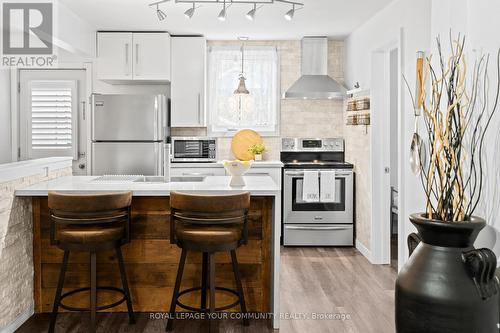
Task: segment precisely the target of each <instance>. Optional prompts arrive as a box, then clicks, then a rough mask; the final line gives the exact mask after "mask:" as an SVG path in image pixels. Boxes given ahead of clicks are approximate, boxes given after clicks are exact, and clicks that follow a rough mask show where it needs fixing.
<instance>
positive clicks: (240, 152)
mask: <svg viewBox="0 0 500 333" xmlns="http://www.w3.org/2000/svg"><path fill="white" fill-rule="evenodd" d="M259 143H263V141H262V137H261V136H260V135H259V133H257V132H255V131H254V130H251V129H244V130H241V131H239V132H238V133H236V134H235V135H234V136H233V140H232V141H231V150H232V152H233V154H234V156H235V157H236V158H237V159H239V160H241V161H250V160H253V154H252V153H250V152H249V151H248V148H250V146H252V145H255V144H259Z"/></svg>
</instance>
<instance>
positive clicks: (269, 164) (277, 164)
mask: <svg viewBox="0 0 500 333" xmlns="http://www.w3.org/2000/svg"><path fill="white" fill-rule="evenodd" d="M170 167H171V168H223V167H224V166H223V165H222V161H218V162H198V163H190V162H187V163H183V162H172V163H170ZM282 167H283V163H281V161H254V162H252V168H282Z"/></svg>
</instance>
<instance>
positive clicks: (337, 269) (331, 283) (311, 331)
mask: <svg viewBox="0 0 500 333" xmlns="http://www.w3.org/2000/svg"><path fill="white" fill-rule="evenodd" d="M395 279H396V272H395V271H394V270H393V269H392V268H391V267H390V266H385V265H384V266H380V265H371V264H370V263H369V262H368V261H367V260H366V259H365V258H364V257H363V256H362V255H361V254H360V253H359V252H358V251H357V250H355V249H352V248H283V249H282V255H281V312H282V320H281V329H280V332H283V333H299V332H306V333H323V332H324V333H327V332H332V333H333V332H335V333H343V332H349V333H357V332H360V333H361V332H362V333H371V332H373V333H389V332H394V282H395ZM314 316H316V320H314V319H313V318H314ZM87 317H88V315H87V314H80V313H66V314H60V315H59V317H58V321H57V328H56V332H72V333H84V332H87V322H88V318H87ZM137 317H138V320H137V323H136V324H135V325H128V324H127V316H126V314H122V313H116V314H99V315H98V320H99V330H98V331H99V332H106V333H114V332H120V333H121V332H148V333H149V332H151V333H156V332H164V331H165V324H166V321H165V320H162V319H157V320H155V319H150V314H148V313H141V314H138V316H137ZM48 323H49V316H48V315H47V314H38V315H35V316H33V317H32V318H30V319H29V320H28V321H27V322H26V323H25V324H24V325H23V326H22V327H21V328H20V329H19V330H18V331H17V332H22V333H25V332H26V333H28V332H29V333H33V332H45V331H46V330H47V328H48ZM207 331H208V330H207V325H206V324H205V323H204V322H199V321H177V322H176V327H175V330H174V332H186V333H187V332H200V333H201V332H207ZM219 331H220V332H234V333H246V332H252V333H253V332H258V333H261V332H262V333H265V332H274V331H273V330H272V329H270V328H269V327H268V324H267V322H266V321H253V322H252V323H251V325H250V326H249V327H243V326H242V325H241V322H240V321H236V320H235V321H232V320H230V321H223V322H221V323H220V324H219Z"/></svg>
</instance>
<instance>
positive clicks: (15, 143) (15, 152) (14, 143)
mask: <svg viewBox="0 0 500 333" xmlns="http://www.w3.org/2000/svg"><path fill="white" fill-rule="evenodd" d="M22 69H24V70H84V71H85V81H86V82H85V85H86V87H85V98H82V100H83V99H84V100H85V102H86V105H85V107H86V116H87V117H89V116H90V108H89V106H90V96H91V94H92V63H91V62H82V63H58V65H57V68H11V70H10V87H11V91H10V100H11V102H10V114H11V159H12V162H17V161H19V149H20V148H21V146H20V138H19V136H20V132H21V131H20V123H19V119H20V113H21V110H20V92H19V85H20V83H21V82H20V70H22ZM87 119H88V121H87V122H86V125H87V128H86V132H87V143H86V146H87V156H86V157H87V169H86V172H87V175H90V168H89V167H88V166H89V165H91V163H92V156H91V155H92V154H90V153H89V152H90V151H91V149H92V146H91V142H90V140H89V138H90V134H91V133H90V129H91V127H90V123H91V121H90V120H91V119H90V118H87Z"/></svg>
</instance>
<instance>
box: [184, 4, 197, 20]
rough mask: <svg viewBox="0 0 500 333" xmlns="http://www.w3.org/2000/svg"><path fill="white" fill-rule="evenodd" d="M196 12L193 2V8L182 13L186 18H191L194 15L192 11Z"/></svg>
mask: <svg viewBox="0 0 500 333" xmlns="http://www.w3.org/2000/svg"><path fill="white" fill-rule="evenodd" d="M195 10H196V7H195V3H194V2H193V7H191V8H189V9H188V10H186V11H185V12H184V15H185V16H186V17H187V18H192V17H193V15H194V11H195Z"/></svg>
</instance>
